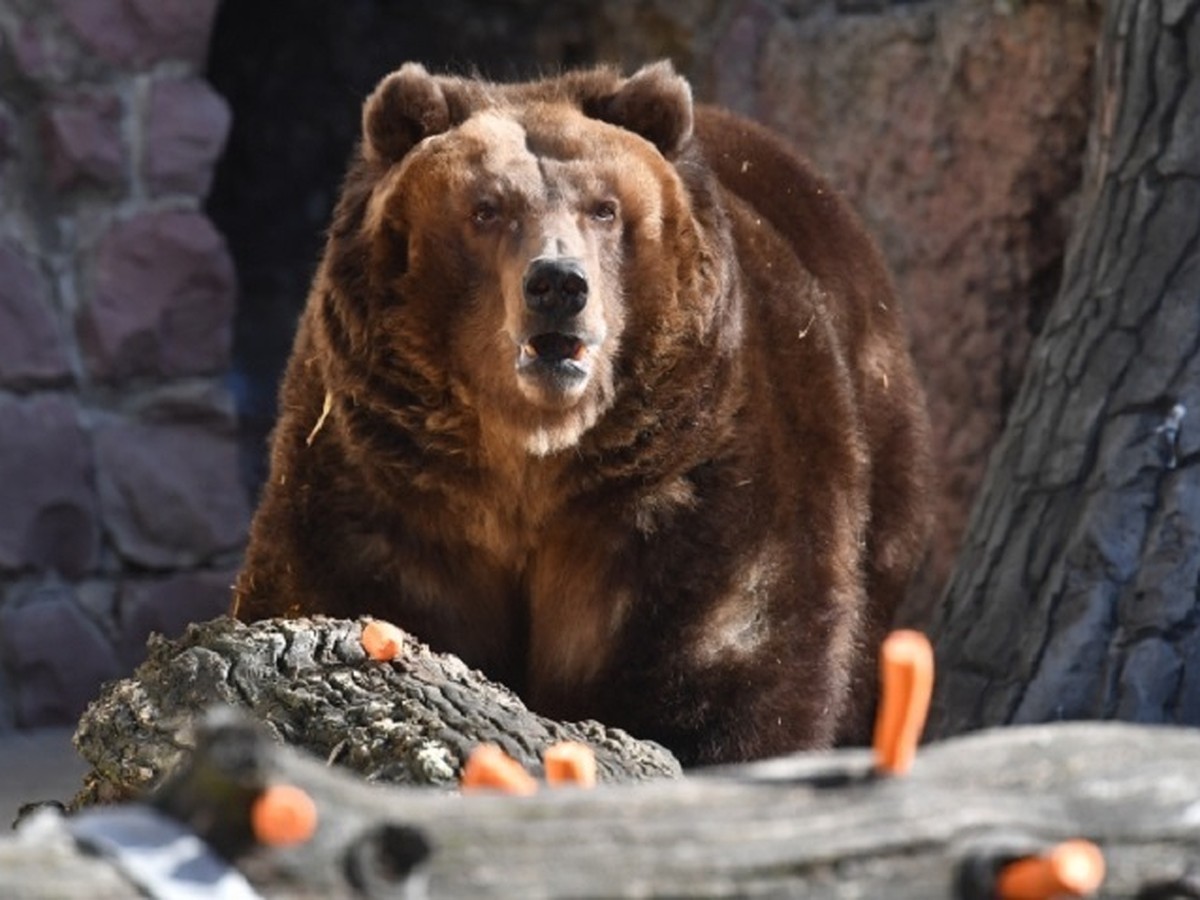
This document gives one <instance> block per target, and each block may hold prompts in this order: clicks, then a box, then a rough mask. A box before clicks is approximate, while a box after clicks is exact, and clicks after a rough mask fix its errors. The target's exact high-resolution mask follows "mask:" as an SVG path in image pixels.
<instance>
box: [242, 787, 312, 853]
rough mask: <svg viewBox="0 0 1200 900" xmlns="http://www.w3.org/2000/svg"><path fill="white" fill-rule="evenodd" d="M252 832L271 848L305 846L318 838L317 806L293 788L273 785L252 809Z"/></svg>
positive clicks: (260, 796)
mask: <svg viewBox="0 0 1200 900" xmlns="http://www.w3.org/2000/svg"><path fill="white" fill-rule="evenodd" d="M250 828H251V830H252V831H253V832H254V837H255V839H256V840H257V841H258V842H259V843H260V844H265V845H266V846H268V847H284V846H288V845H290V844H302V843H304V842H305V841H307V840H309V839H310V838H311V837H312V836H313V835H314V834H316V831H317V805H316V804H315V803H313V800H312V798H311V797H310V796H308V794H307V793H305V792H304V791H302V790H301V789H300V788H298V787H295V786H294V785H290V784H274V785H271V786H270V787H268V788H266V789H265V790H264V791H263V792H262V793H261V794H259V795H258V797H257V799H255V801H254V804H253V805H252V806H251V807H250Z"/></svg>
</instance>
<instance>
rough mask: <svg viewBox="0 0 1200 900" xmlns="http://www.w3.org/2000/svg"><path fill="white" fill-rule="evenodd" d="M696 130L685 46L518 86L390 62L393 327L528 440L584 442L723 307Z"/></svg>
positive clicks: (372, 191) (388, 278)
mask: <svg viewBox="0 0 1200 900" xmlns="http://www.w3.org/2000/svg"><path fill="white" fill-rule="evenodd" d="M691 134H692V97H691V90H690V88H689V86H688V84H687V82H686V81H685V80H684V79H683V78H681V77H680V76H679V75H677V74H676V73H675V72H674V70H673V69H672V68H671V66H670V64H668V63H658V64H655V65H652V66H647V67H646V68H643V69H641V70H640V71H638V72H637V73H635V74H634V75H632V76H631V77H629V78H621V77H620V76H619V75H617V74H616V73H615V72H613V71H612V70H609V69H594V70H590V71H586V72H578V73H572V74H568V75H564V76H561V77H560V78H556V79H546V80H541V81H534V82H529V83H526V84H515V85H497V84H490V83H487V82H483V81H480V80H476V79H469V78H454V77H447V76H434V75H431V74H430V73H428V72H427V71H426V70H425V69H424V68H422V67H421V66H419V65H416V64H409V65H406V66H404V67H403V68H401V69H400V70H398V71H396V72H394V73H392V74H391V75H389V76H387V77H386V78H385V79H384V80H383V81H382V82H381V83H380V84H379V86H378V87H377V88H376V90H375V91H374V92H373V93H372V94H371V96H370V97H369V98H368V100H367V102H366V104H365V107H364V111H363V142H362V159H361V161H360V169H361V171H362V172H364V173H366V174H365V175H363V176H361V178H362V180H363V181H364V182H365V183H366V184H367V185H368V191H367V196H366V198H365V201H364V202H365V212H364V214H363V216H362V229H363V233H364V235H365V236H366V238H367V239H368V241H369V243H370V258H371V263H370V266H369V268H370V271H371V273H372V279H373V280H372V285H371V289H370V290H371V293H372V296H373V297H375V301H374V303H375V305H376V306H377V307H378V314H379V315H380V316H381V319H382V321H383V323H384V327H382V328H376V329H374V330H375V331H376V332H377V337H376V338H375V339H377V340H383V341H387V340H389V339H392V340H395V341H396V342H397V343H398V344H402V345H403V352H402V353H401V354H400V355H402V356H404V358H405V359H406V360H407V362H408V364H410V365H413V366H415V367H416V368H419V369H424V370H429V371H433V370H437V371H440V372H442V373H444V375H445V377H446V378H447V379H448V380H449V385H448V386H447V390H448V392H449V394H450V395H451V396H453V397H454V398H455V400H456V402H460V403H465V404H467V405H469V406H471V407H473V408H474V409H475V410H476V411H477V412H478V414H479V416H480V419H481V420H483V419H486V420H487V421H488V422H489V423H491V425H492V426H493V427H497V428H500V429H502V430H505V431H506V432H507V434H509V435H510V436H513V437H515V438H516V439H517V440H518V441H519V442H520V443H521V444H522V445H523V446H524V447H525V449H526V450H528V451H530V452H533V453H537V454H546V453H551V452H554V451H557V450H560V449H563V448H565V447H568V446H571V445H573V444H575V443H576V442H578V441H579V439H580V437H581V436H582V435H583V434H584V433H585V432H586V431H587V430H588V429H589V428H591V427H592V426H593V425H595V423H596V422H597V421H598V420H599V419H600V418H601V417H602V416H603V415H604V414H605V412H606V411H607V410H608V409H610V408H611V407H612V405H613V404H614V402H617V399H618V396H619V394H620V393H621V389H622V383H623V380H629V381H635V382H636V383H638V384H640V385H646V384H648V383H651V382H653V380H654V378H653V372H654V371H655V370H656V367H660V368H664V369H665V368H667V367H668V363H667V362H666V361H665V356H664V353H665V343H667V342H670V341H680V340H688V339H689V338H690V339H695V337H696V331H697V329H699V330H703V329H704V328H705V327H707V325H706V323H709V322H710V320H711V319H712V318H714V312H713V310H712V309H703V308H700V307H703V306H704V305H705V304H709V305H711V304H713V303H715V302H716V299H715V294H717V293H720V288H719V286H715V285H712V284H709V285H707V286H705V285H699V284H695V283H693V282H695V281H696V280H697V279H700V280H701V281H703V280H704V279H705V278H708V279H710V280H712V279H713V278H716V276H714V275H713V273H712V271H711V270H712V269H713V268H714V265H713V258H714V256H718V257H719V256H720V254H719V253H717V254H714V253H713V252H712V249H711V247H710V246H709V243H710V242H709V241H708V240H707V238H706V237H705V231H706V229H708V228H710V226H711V222H708V223H706V222H705V221H704V219H705V217H706V216H709V217H711V216H712V215H714V212H713V208H715V206H714V204H712V203H711V202H710V200H698V198H700V196H701V195H703V194H704V193H705V190H706V189H705V188H704V187H702V186H700V185H698V184H692V183H690V182H689V178H693V179H699V180H701V181H702V180H703V175H702V173H703V167H702V166H692V167H691V168H692V169H693V174H692V175H691V176H689V174H688V169H689V167H688V166H687V165H685V160H686V159H688V158H689V150H690V145H691V143H692V142H691ZM697 173H699V174H697ZM710 199H711V198H710ZM710 207H712V208H710ZM706 210H707V211H706ZM717 280H719V278H718V279H717ZM698 297H703V298H706V299H704V300H703V301H700V300H697V298H698Z"/></svg>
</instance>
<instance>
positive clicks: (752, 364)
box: [234, 63, 928, 765]
mask: <svg viewBox="0 0 1200 900" xmlns="http://www.w3.org/2000/svg"><path fill="white" fill-rule="evenodd" d="M926 441H927V436H926V420H925V413H924V408H923V400H922V394H921V390H920V387H919V385H918V382H917V379H916V377H915V375H914V372H913V368H912V364H911V361H910V358H909V355H908V352H907V347H906V338H905V334H904V331H903V329H902V325H901V321H900V317H899V314H898V309H897V303H896V299H895V297H894V294H893V289H892V285H891V281H890V278H889V275H888V273H887V272H886V270H885V267H884V265H883V264H882V261H881V258H880V255H879V253H878V252H877V250H876V248H875V247H874V245H873V244H872V242H871V240H870V239H869V238H868V236H867V234H866V233H865V231H864V230H863V228H862V226H861V225H860V224H859V222H858V221H857V219H856V218H855V216H854V215H853V214H852V213H851V212H850V210H849V208H848V207H847V205H846V204H845V203H844V202H843V201H842V200H841V199H839V197H838V195H837V194H836V193H835V192H834V191H833V190H832V189H831V188H830V187H829V186H828V185H827V184H826V183H825V182H823V181H822V180H821V179H820V178H819V177H818V176H816V175H815V174H814V173H813V172H812V171H811V170H810V168H809V166H808V165H807V164H806V163H805V162H804V161H803V160H801V159H800V158H799V157H798V156H797V155H796V154H795V153H794V152H793V151H792V150H790V149H789V148H788V147H786V146H785V145H784V143H783V142H781V141H780V140H779V139H777V138H776V137H774V136H773V135H772V134H770V133H769V132H768V131H766V130H765V129H764V128H762V127H760V126H758V125H755V124H752V123H751V122H748V121H745V120H743V119H741V118H738V117H736V116H734V115H732V114H731V113H729V112H725V111H721V110H718V109H713V108H708V107H705V106H700V105H697V106H695V107H694V106H693V102H692V95H691V90H690V88H689V86H688V83H687V82H686V81H685V80H684V79H683V78H682V77H680V76H679V75H677V74H676V73H675V72H674V70H673V69H672V67H671V66H670V64H668V63H658V64H655V65H651V66H647V67H645V68H643V69H641V70H640V71H638V72H636V73H635V74H634V75H632V76H631V77H628V78H623V77H621V76H620V74H619V73H617V72H616V71H614V70H612V69H609V68H597V69H592V70H587V71H580V72H573V73H567V74H563V75H561V76H559V77H555V78H547V79H542V80H537V81H532V82H529V83H524V84H493V83H488V82H485V81H482V80H479V79H475V78H460V77H446V76H434V75H431V74H430V73H428V72H427V71H426V70H425V69H424V68H422V67H421V66H419V65H415V64H409V65H405V66H404V67H403V68H401V69H400V70H399V71H397V72H394V73H393V74H391V75H389V76H388V77H386V78H385V79H384V80H383V81H382V82H381V83H380V84H379V86H378V88H377V89H376V90H375V91H374V93H373V94H372V95H371V96H370V97H369V98H368V100H367V101H366V104H365V107H364V113H363V138H362V143H361V148H360V150H359V151H358V152H357V153H356V154H355V159H354V160H353V162H352V165H351V168H350V171H349V173H348V175H347V178H346V182H345V186H344V190H343V193H342V196H341V199H340V202H339V204H338V206H337V209H336V211H335V214H334V218H333V223H332V226H331V228H330V231H329V235H328V244H327V248H326V251H325V254H324V257H323V259H322V261H321V264H320V267H319V271H318V272H317V274H316V277H315V281H314V284H313V287H312V291H311V294H310V296H309V299H308V305H307V308H306V310H305V312H304V315H303V317H302V319H301V322H300V326H299V331H298V333H297V336H296V343H295V348H294V351H293V353H292V357H291V361H290V364H289V366H288V369H287V372H286V375H285V377H284V381H283V387H282V393H281V412H280V418H279V422H278V425H277V427H276V430H275V433H274V436H273V446H272V454H271V470H270V476H269V480H268V483H267V484H266V485H265V487H264V490H263V495H262V498H261V501H260V505H259V508H258V511H257V514H256V516H255V519H254V523H253V527H252V533H251V539H250V545H249V549H248V552H247V558H246V562H245V567H244V570H243V572H242V573H241V575H240V577H239V580H238V583H237V587H236V599H235V603H234V609H235V614H236V615H238V616H239V617H241V618H243V619H258V618H263V617H267V616H276V615H305V614H315V613H323V614H328V615H334V616H345V617H353V616H359V615H364V614H366V615H371V616H376V617H380V618H384V619H388V620H391V621H392V622H395V623H396V624H398V625H400V626H401V627H403V628H405V629H407V630H409V631H411V632H412V633H414V634H415V635H417V636H418V637H420V638H422V639H423V640H425V641H426V642H428V643H429V644H430V645H431V646H432V647H433V648H434V649H436V650H440V651H447V652H452V653H455V654H458V655H459V656H460V657H461V658H462V659H463V660H465V661H466V662H467V663H468V664H470V665H472V666H476V667H478V668H479V669H481V670H482V671H483V672H484V673H486V674H487V675H489V676H491V677H492V678H494V679H496V680H499V681H500V682H503V683H505V684H507V685H509V686H510V687H511V688H513V689H514V690H515V691H517V692H518V693H519V694H520V695H521V696H522V697H523V698H524V699H525V700H526V702H527V703H528V704H529V706H530V707H531V708H532V709H534V710H536V711H538V712H541V713H543V714H545V715H548V716H553V717H557V718H561V719H580V718H595V719H599V720H601V721H603V722H605V723H607V724H610V725H616V726H621V727H624V728H625V729H627V730H628V731H631V732H632V733H634V734H635V735H637V736H639V737H644V738H652V739H655V740H657V741H659V742H661V743H663V744H665V745H666V746H667V747H669V748H670V749H671V750H673V751H674V752H675V753H676V754H677V755H678V756H679V758H680V760H681V761H682V762H683V763H684V764H685V765H695V764H702V763H712V762H718V761H733V760H743V759H750V758H755V757H761V756H766V755H773V754H779V753H784V752H788V751H793V750H797V749H802V748H819V747H826V746H829V745H830V744H832V743H834V742H835V741H837V740H854V739H860V738H862V737H864V736H865V733H866V729H867V726H868V725H869V720H870V715H871V709H872V704H873V698H874V693H875V691H874V681H875V673H874V664H875V663H874V660H875V655H876V651H877V647H878V644H879V642H880V640H881V637H882V634H883V632H884V631H885V629H886V628H887V626H888V622H889V619H890V617H891V615H892V612H893V610H894V608H895V606H896V604H897V602H898V601H899V600H900V598H901V597H902V595H903V593H904V591H905V588H906V583H907V582H908V580H909V577H910V575H911V574H912V573H913V570H914V568H915V567H916V566H917V565H918V563H919V561H920V559H921V557H922V554H923V547H924V544H925V539H926V532H927V518H928V516H927V490H926V480H927V476H928V471H927V470H928V461H927V448H926Z"/></svg>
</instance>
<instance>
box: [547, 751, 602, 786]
mask: <svg viewBox="0 0 1200 900" xmlns="http://www.w3.org/2000/svg"><path fill="white" fill-rule="evenodd" d="M544 762H545V764H546V783H547V784H550V785H556V786H557V785H564V784H573V785H576V786H577V787H583V788H591V787H595V786H596V754H595V753H593V752H592V748H591V747H589V746H588V745H587V744H581V743H579V742H577V741H559V742H558V743H557V744H555V745H553V746H552V747H547V748H546V754H545V758H544Z"/></svg>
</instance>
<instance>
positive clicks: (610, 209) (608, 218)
mask: <svg viewBox="0 0 1200 900" xmlns="http://www.w3.org/2000/svg"><path fill="white" fill-rule="evenodd" d="M590 215H591V217H592V218H593V219H595V220H596V221H597V222H615V221H616V220H617V201H616V200H598V201H597V202H596V203H595V204H593V206H592V209H591V213H590Z"/></svg>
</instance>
